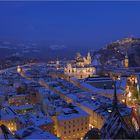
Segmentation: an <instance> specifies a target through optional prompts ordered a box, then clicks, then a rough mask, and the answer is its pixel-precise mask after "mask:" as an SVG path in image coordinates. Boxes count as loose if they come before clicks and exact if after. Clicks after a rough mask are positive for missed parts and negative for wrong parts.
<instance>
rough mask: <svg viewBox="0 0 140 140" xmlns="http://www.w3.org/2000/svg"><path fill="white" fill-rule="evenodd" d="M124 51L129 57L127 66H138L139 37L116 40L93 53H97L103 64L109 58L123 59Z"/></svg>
mask: <svg viewBox="0 0 140 140" xmlns="http://www.w3.org/2000/svg"><path fill="white" fill-rule="evenodd" d="M126 53H127V54H128V58H129V66H132V67H133V66H140V38H124V39H122V40H117V41H115V42H112V43H111V44H109V45H107V46H106V47H103V48H102V49H100V50H99V51H96V52H95V53H94V55H96V54H99V55H100V62H101V63H102V64H103V65H104V64H106V62H107V61H108V60H111V59H118V60H123V59H124V57H125V55H126ZM94 55H93V56H94Z"/></svg>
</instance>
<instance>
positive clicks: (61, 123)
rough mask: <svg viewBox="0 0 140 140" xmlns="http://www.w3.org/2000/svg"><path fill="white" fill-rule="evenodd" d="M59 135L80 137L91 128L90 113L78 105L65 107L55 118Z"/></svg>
mask: <svg viewBox="0 0 140 140" xmlns="http://www.w3.org/2000/svg"><path fill="white" fill-rule="evenodd" d="M55 122H56V131H57V137H60V138H61V139H62V140H64V139H78V138H81V137H83V136H84V135H85V133H86V132H87V131H88V130H89V114H87V113H86V112H84V111H83V110H81V109H80V108H78V107H74V108H73V109H71V108H64V109H63V112H62V113H60V114H58V115H57V116H56V118H55Z"/></svg>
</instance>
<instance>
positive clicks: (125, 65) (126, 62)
mask: <svg viewBox="0 0 140 140" xmlns="http://www.w3.org/2000/svg"><path fill="white" fill-rule="evenodd" d="M123 63H124V67H125V68H128V67H129V59H128V54H127V53H126V55H125V59H124V62H123Z"/></svg>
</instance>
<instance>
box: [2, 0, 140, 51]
mask: <svg viewBox="0 0 140 140" xmlns="http://www.w3.org/2000/svg"><path fill="white" fill-rule="evenodd" d="M130 36H134V37H140V2H138V1H135V2H130V1H129V2H126V1H123V2H122V1H116V2H112V1H108V2H106V1H88V2H86V1H81V2H80V1H77V2H76V1H69V2H66V1H56V2H55V1H42V2H39V1H38V2H37V1H36V2H33V1H30V2H28V1H24V2H13V1H11V2H2V1H1V2H0V39H11V40H12V39H13V40H14V39H15V40H32V41H41V40H46V41H60V42H62V43H64V44H65V45H69V46H77V47H89V48H95V49H97V48H101V47H103V46H105V44H106V43H110V42H111V41H115V40H117V39H121V38H124V37H130Z"/></svg>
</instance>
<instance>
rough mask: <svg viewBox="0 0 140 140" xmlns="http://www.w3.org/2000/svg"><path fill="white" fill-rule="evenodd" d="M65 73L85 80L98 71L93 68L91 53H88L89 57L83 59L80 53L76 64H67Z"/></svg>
mask: <svg viewBox="0 0 140 140" xmlns="http://www.w3.org/2000/svg"><path fill="white" fill-rule="evenodd" d="M64 73H65V74H66V75H68V76H70V77H73V76H74V77H77V78H78V79H84V78H87V77H89V76H92V75H93V74H95V73H96V69H95V67H93V66H91V56H90V53H88V55H87V57H82V56H81V54H80V53H78V54H77V56H76V62H75V64H70V63H69V64H67V66H66V67H65V68H64Z"/></svg>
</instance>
